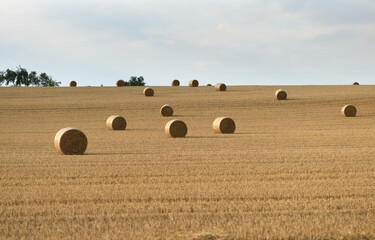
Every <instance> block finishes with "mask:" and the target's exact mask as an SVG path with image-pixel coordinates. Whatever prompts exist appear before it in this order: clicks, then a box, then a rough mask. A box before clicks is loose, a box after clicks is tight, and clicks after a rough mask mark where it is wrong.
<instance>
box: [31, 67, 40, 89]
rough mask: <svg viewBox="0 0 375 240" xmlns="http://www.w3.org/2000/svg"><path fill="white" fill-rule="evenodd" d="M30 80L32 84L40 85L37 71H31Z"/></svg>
mask: <svg viewBox="0 0 375 240" xmlns="http://www.w3.org/2000/svg"><path fill="white" fill-rule="evenodd" d="M29 80H30V83H31V85H33V86H40V79H39V78H38V75H37V73H36V72H35V71H32V72H30V73H29Z"/></svg>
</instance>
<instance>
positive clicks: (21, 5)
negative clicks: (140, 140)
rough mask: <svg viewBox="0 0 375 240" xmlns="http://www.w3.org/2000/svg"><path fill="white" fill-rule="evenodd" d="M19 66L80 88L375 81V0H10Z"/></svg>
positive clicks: (11, 63) (2, 55)
mask: <svg viewBox="0 0 375 240" xmlns="http://www.w3.org/2000/svg"><path fill="white" fill-rule="evenodd" d="M18 65H21V66H22V67H24V68H26V69H28V70H36V71H37V72H38V73H40V72H46V73H47V74H48V75H52V76H53V78H54V80H57V81H61V82H62V85H68V84H69V82H70V81H72V80H75V81H77V82H78V85H79V86H83V85H86V86H87V85H91V86H96V85H101V84H103V85H105V86H113V85H115V83H116V81H117V80H118V79H124V80H128V79H129V77H130V76H133V75H136V76H140V75H142V76H144V78H145V81H146V83H147V85H170V83H171V81H172V80H173V79H179V80H180V81H181V84H182V85H187V84H188V81H189V80H191V79H198V80H199V82H200V83H201V84H206V83H212V84H214V83H217V82H224V83H226V84H228V85H253V84H254V85H269V84H272V85H289V84H296V85H301V84H304V85H305V84H307V85H309V84H350V83H352V82H354V81H358V82H359V83H360V84H375V1H373V0H355V1H354V0H304V1H302V0H280V1H266V0H226V1H223V0H206V1H205V0H199V1H198V0H189V1H178V0H177V1H176V0H102V1H99V0H61V1H60V0H53V1H52V0H0V70H1V71H3V70H5V69H7V68H10V69H16V67H17V66H18Z"/></svg>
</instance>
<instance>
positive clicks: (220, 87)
mask: <svg viewBox="0 0 375 240" xmlns="http://www.w3.org/2000/svg"><path fill="white" fill-rule="evenodd" d="M215 89H216V91H225V90H227V86H226V85H225V84H224V83H217V84H216V85H215Z"/></svg>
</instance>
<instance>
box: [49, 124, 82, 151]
mask: <svg viewBox="0 0 375 240" xmlns="http://www.w3.org/2000/svg"><path fill="white" fill-rule="evenodd" d="M54 143H55V147H56V149H57V151H59V152H60V153H61V154H66V155H79V154H83V153H84V152H85V151H86V148H87V137H86V135H85V134H84V133H83V132H82V131H80V130H79V129H76V128H71V127H67V128H63V129H61V130H60V131H58V132H57V133H56V135H55V140H54Z"/></svg>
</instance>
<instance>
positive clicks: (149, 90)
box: [143, 87, 154, 97]
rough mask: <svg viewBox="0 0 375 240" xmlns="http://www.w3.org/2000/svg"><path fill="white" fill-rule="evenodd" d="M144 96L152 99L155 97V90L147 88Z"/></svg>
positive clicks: (144, 90)
mask: <svg viewBox="0 0 375 240" xmlns="http://www.w3.org/2000/svg"><path fill="white" fill-rule="evenodd" d="M143 94H144V95H145V96H146V97H152V96H154V90H153V89H152V88H150V87H146V88H145V89H143Z"/></svg>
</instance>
